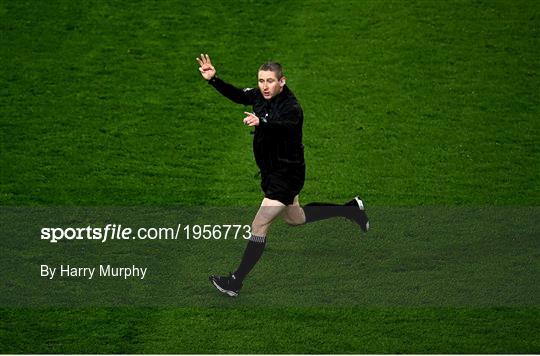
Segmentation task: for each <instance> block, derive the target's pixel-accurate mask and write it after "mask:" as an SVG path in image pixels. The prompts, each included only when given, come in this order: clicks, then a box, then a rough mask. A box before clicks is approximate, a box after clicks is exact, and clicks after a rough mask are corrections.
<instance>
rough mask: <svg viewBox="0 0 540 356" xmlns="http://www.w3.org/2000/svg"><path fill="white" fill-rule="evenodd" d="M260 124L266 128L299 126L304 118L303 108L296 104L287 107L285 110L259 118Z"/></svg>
mask: <svg viewBox="0 0 540 356" xmlns="http://www.w3.org/2000/svg"><path fill="white" fill-rule="evenodd" d="M259 120H260V121H259V126H261V127H264V128H276V129H280V128H283V129H289V128H293V127H295V126H297V125H298V124H300V123H301V120H302V109H300V106H299V105H297V104H295V105H291V106H289V107H288V108H286V109H285V110H284V111H283V112H280V113H278V114H274V115H272V116H271V117H268V118H266V119H265V118H259Z"/></svg>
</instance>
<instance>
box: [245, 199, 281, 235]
mask: <svg viewBox="0 0 540 356" xmlns="http://www.w3.org/2000/svg"><path fill="white" fill-rule="evenodd" d="M286 208H287V207H286V206H285V205H284V204H283V203H281V202H280V201H278V200H272V199H268V198H264V199H263V201H262V203H261V206H260V208H259V211H258V212H257V215H255V218H254V219H253V223H252V224H251V233H252V234H253V235H255V236H266V233H267V232H268V228H269V227H270V225H271V224H272V221H274V220H275V219H276V218H277V217H278V216H279V215H281V213H282V212H283V211H284V210H285V209H286Z"/></svg>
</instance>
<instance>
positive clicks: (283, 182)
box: [261, 165, 306, 205]
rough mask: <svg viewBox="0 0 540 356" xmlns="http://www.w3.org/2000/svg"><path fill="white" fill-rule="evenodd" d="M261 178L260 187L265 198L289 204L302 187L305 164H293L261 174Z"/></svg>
mask: <svg viewBox="0 0 540 356" xmlns="http://www.w3.org/2000/svg"><path fill="white" fill-rule="evenodd" d="M261 178H262V179H261V188H262V191H263V192H264V197H265V198H268V199H272V200H278V201H280V202H281V203H283V204H285V205H291V204H292V203H293V202H294V197H295V196H297V195H298V194H299V193H300V191H301V190H302V188H303V187H304V180H305V178H306V166H305V165H302V166H295V167H291V168H287V169H282V170H277V171H274V172H269V173H266V174H261Z"/></svg>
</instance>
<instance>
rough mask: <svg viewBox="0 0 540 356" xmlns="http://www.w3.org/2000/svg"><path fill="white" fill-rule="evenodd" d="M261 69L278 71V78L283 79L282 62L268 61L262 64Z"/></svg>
mask: <svg viewBox="0 0 540 356" xmlns="http://www.w3.org/2000/svg"><path fill="white" fill-rule="evenodd" d="M261 70H269V71H272V72H274V73H276V77H277V79H281V78H282V77H283V68H282V67H281V64H279V63H277V62H266V63H264V64H263V65H262V66H260V68H259V72H260V71H261Z"/></svg>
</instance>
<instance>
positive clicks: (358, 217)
mask: <svg viewBox="0 0 540 356" xmlns="http://www.w3.org/2000/svg"><path fill="white" fill-rule="evenodd" d="M345 206H351V207H354V208H355V209H351V210H350V211H349V212H348V214H347V215H348V216H347V218H348V219H350V220H352V221H354V222H356V223H357V224H358V225H360V228H361V229H362V231H364V232H367V231H368V230H369V219H368V216H367V214H366V208H365V206H364V202H363V201H362V199H360V198H359V197H354V199H353V200H351V201H350V202H348V203H346V204H345Z"/></svg>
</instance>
